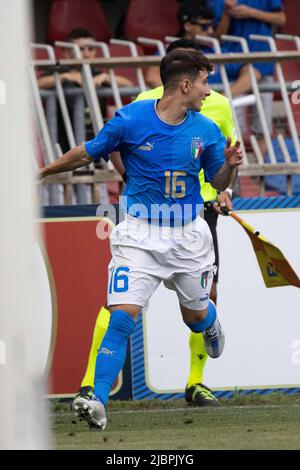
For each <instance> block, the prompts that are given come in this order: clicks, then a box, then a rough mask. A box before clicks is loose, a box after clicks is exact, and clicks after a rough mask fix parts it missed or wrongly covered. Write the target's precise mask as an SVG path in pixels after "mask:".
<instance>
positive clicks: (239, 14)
mask: <svg viewBox="0 0 300 470" xmlns="http://www.w3.org/2000/svg"><path fill="white" fill-rule="evenodd" d="M229 14H230V16H232V17H233V18H236V19H237V20H244V19H246V18H251V17H252V14H253V8H251V7H248V6H247V5H235V6H234V7H232V8H230V9H229Z"/></svg>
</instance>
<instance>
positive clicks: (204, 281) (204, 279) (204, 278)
mask: <svg viewBox="0 0 300 470" xmlns="http://www.w3.org/2000/svg"><path fill="white" fill-rule="evenodd" d="M208 274H209V271H205V272H204V273H202V276H201V287H202V288H203V289H206V287H207V279H208Z"/></svg>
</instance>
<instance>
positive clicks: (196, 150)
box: [191, 137, 203, 160]
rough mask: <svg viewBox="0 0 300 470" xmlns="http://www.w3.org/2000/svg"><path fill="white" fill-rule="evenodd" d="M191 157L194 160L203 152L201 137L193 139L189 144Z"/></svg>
mask: <svg viewBox="0 0 300 470" xmlns="http://www.w3.org/2000/svg"><path fill="white" fill-rule="evenodd" d="M191 150H192V157H193V159H194V160H197V158H199V157H200V155H201V152H202V150H203V140H202V139H201V137H193V138H192V143H191Z"/></svg>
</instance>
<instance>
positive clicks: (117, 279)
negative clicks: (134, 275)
mask: <svg viewBox="0 0 300 470" xmlns="http://www.w3.org/2000/svg"><path fill="white" fill-rule="evenodd" d="M128 272H129V268H128V267H126V266H121V267H119V268H114V269H112V270H111V273H110V281H109V288H108V293H109V294H113V293H120V292H127V291H128V275H127V274H126V273H128Z"/></svg>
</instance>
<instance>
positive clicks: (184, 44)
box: [166, 38, 202, 54]
mask: <svg viewBox="0 0 300 470" xmlns="http://www.w3.org/2000/svg"><path fill="white" fill-rule="evenodd" d="M175 49H194V50H195V51H199V52H202V49H201V46H200V44H199V42H198V41H196V40H195V39H184V38H182V39H177V40H176V41H173V42H171V43H170V44H169V45H168V47H167V50H166V53H167V54H169V52H171V51H174V50H175Z"/></svg>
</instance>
